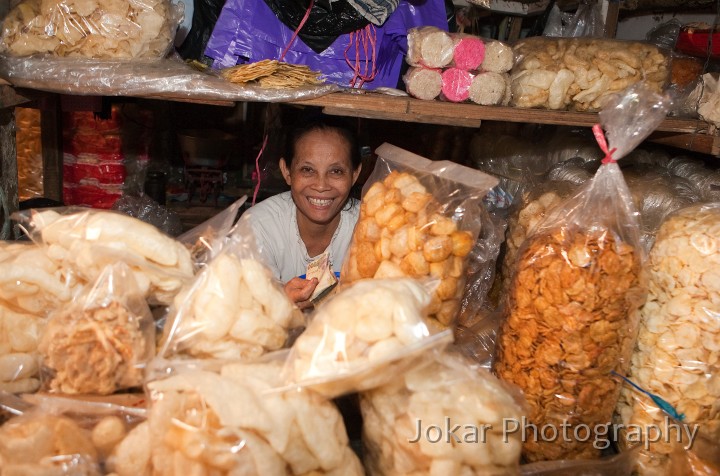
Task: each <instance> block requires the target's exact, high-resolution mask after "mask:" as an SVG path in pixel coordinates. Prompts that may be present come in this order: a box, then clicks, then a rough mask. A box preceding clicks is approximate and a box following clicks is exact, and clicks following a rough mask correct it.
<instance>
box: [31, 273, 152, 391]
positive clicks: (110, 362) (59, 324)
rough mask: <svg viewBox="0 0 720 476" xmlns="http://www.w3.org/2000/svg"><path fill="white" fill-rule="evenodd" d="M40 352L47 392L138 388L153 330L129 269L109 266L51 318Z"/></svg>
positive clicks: (149, 317) (42, 373) (43, 335)
mask: <svg viewBox="0 0 720 476" xmlns="http://www.w3.org/2000/svg"><path fill="white" fill-rule="evenodd" d="M38 351H39V354H40V377H41V384H42V388H43V389H44V390H47V391H49V392H52V393H65V394H70V395H109V394H111V393H114V392H116V391H118V390H122V389H130V388H135V387H140V386H141V385H142V383H143V377H144V370H145V364H146V363H147V362H148V361H149V360H150V359H151V358H152V357H153V355H154V354H155V325H154V322H153V317H152V314H151V313H150V308H149V307H148V305H147V303H146V302H145V299H143V296H142V294H141V293H140V291H139V290H138V287H137V284H136V282H135V277H134V275H133V274H132V272H131V270H130V269H129V268H128V267H127V265H125V263H122V262H120V263H116V264H115V265H112V266H107V267H106V268H105V270H104V271H103V273H102V274H101V275H100V276H99V277H98V279H97V281H96V282H95V283H93V284H92V285H91V286H88V287H87V288H86V289H85V290H84V292H83V293H81V294H80V295H79V296H77V297H76V299H75V300H74V301H73V302H72V303H70V304H69V305H67V306H64V307H62V308H60V309H57V310H56V311H55V312H54V313H53V314H52V315H50V316H49V317H48V321H47V324H46V326H45V329H44V330H43V332H42V335H41V336H40V342H39V344H38Z"/></svg>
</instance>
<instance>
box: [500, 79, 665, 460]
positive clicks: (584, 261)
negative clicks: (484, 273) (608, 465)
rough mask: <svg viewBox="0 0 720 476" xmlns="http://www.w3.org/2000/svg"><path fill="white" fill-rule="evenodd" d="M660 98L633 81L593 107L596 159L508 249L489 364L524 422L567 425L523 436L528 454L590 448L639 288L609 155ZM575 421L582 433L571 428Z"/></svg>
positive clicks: (623, 195) (605, 415)
mask: <svg viewBox="0 0 720 476" xmlns="http://www.w3.org/2000/svg"><path fill="white" fill-rule="evenodd" d="M668 103H669V101H668V100H667V99H666V98H663V97H661V96H658V95H657V94H654V93H652V92H650V91H647V90H644V89H641V88H636V89H634V90H632V91H630V92H628V93H627V94H626V95H624V96H617V97H616V98H614V99H613V101H612V102H610V103H609V105H608V107H607V108H606V109H603V110H602V111H601V112H600V120H601V122H602V124H603V127H604V128H605V129H606V131H607V135H608V141H609V145H610V147H608V146H607V144H605V139H604V136H603V135H602V129H600V126H599V125H598V126H596V128H595V129H594V130H595V132H596V135H597V138H598V142H599V143H600V145H601V148H602V149H603V151H604V152H605V153H606V158H605V159H604V160H603V162H604V163H603V165H602V166H601V167H600V168H599V169H598V171H597V173H596V174H595V176H594V177H593V179H592V180H591V181H589V182H588V183H587V184H586V185H585V186H584V187H582V188H581V189H580V190H579V191H578V192H577V193H575V195H573V196H571V197H570V198H568V199H567V200H566V201H565V202H563V204H561V205H559V206H557V207H555V208H554V209H552V210H551V211H550V213H549V214H548V215H547V216H546V217H545V219H544V220H543V221H542V222H540V223H539V224H537V225H536V226H535V228H534V231H533V233H532V234H531V235H530V236H529V237H528V238H527V239H526V240H525V242H524V244H523V245H522V247H521V249H520V250H519V252H518V260H517V263H516V267H515V272H514V275H513V278H512V282H511V289H510V292H509V295H508V299H507V303H506V316H507V319H506V321H505V323H504V324H503V328H502V332H501V336H500V339H499V343H498V345H499V352H498V356H497V359H496V361H495V365H494V370H495V372H496V373H497V374H498V376H500V378H502V379H504V380H507V381H509V382H512V383H515V384H517V385H518V386H519V387H520V388H521V389H522V390H523V391H524V393H525V397H526V399H527V401H528V403H529V404H530V408H531V411H530V416H529V418H528V421H529V422H530V423H532V424H534V425H537V427H539V428H540V427H543V426H546V425H547V426H550V427H554V428H555V429H556V430H557V431H561V429H562V428H565V429H566V430H567V432H566V431H565V429H563V430H562V431H563V435H567V437H565V436H563V437H562V438H557V439H555V440H553V439H545V438H530V439H528V440H527V441H526V442H525V445H524V455H525V457H526V458H527V460H528V461H530V462H532V461H538V460H557V459H592V458H596V457H598V456H599V454H600V449H599V448H598V447H597V445H596V444H595V443H596V440H597V438H598V436H599V434H600V432H601V431H602V430H604V429H606V428H607V425H608V424H609V423H610V421H611V419H612V415H613V411H614V409H615V404H616V402H617V398H618V395H619V392H620V384H619V381H618V380H616V379H615V378H614V377H613V376H612V374H611V372H612V371H615V372H617V373H619V374H621V375H624V374H625V372H626V370H627V368H628V367H629V365H630V354H631V352H632V347H633V345H634V339H635V336H636V332H637V319H638V317H639V315H638V312H637V311H638V308H639V307H640V306H641V305H642V303H643V301H644V298H645V293H646V288H645V283H644V281H643V275H642V273H641V269H642V262H643V258H644V253H643V249H642V246H641V245H640V225H639V221H638V220H639V217H638V213H637V211H635V209H634V206H633V202H632V197H631V195H630V192H629V190H628V188H627V185H626V184H625V181H624V180H623V177H622V173H621V171H620V168H619V167H618V165H617V163H616V162H615V160H617V159H619V158H622V157H624V156H625V155H627V154H628V153H629V152H630V151H631V150H632V149H633V148H635V147H636V146H637V145H638V144H639V143H640V142H641V141H642V140H643V139H644V138H645V137H646V136H647V135H648V134H650V132H652V130H653V129H654V128H655V127H656V126H657V124H659V123H660V122H661V121H662V120H663V119H664V117H665V114H666V111H667V108H668V106H669V104H668ZM563 425H568V426H567V427H563ZM581 425H582V428H587V438H584V437H581V436H578V437H575V436H574V435H575V434H578V435H580V434H581V433H573V432H574V431H575V430H576V429H577V428H580V427H581ZM583 434H585V433H583Z"/></svg>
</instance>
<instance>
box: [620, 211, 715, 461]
mask: <svg viewBox="0 0 720 476" xmlns="http://www.w3.org/2000/svg"><path fill="white" fill-rule="evenodd" d="M647 269H648V273H649V295H648V298H647V301H646V303H645V305H644V306H643V307H642V308H641V311H640V316H641V317H640V328H639V333H638V340H637V345H636V347H635V352H634V354H633V357H632V365H631V368H630V374H629V378H630V379H631V380H633V382H634V383H636V384H637V385H639V386H640V387H641V388H643V389H644V390H647V391H648V392H650V393H652V394H655V395H658V396H660V397H661V398H663V399H664V400H666V401H667V402H668V403H670V404H671V405H672V406H673V407H674V408H675V409H676V410H677V411H678V412H679V413H682V414H684V415H685V418H684V420H683V422H682V424H688V425H691V426H692V425H695V424H697V425H699V428H698V430H699V433H700V435H701V436H704V437H705V438H706V439H708V440H709V441H715V442H717V441H718V439H720V409H718V401H720V363H719V362H718V352H720V304H719V303H720V206H718V204H707V205H694V206H691V207H688V208H684V209H682V210H680V211H679V212H677V213H675V214H673V215H671V216H670V217H669V218H667V220H666V221H665V222H664V223H663V225H662V226H661V227H660V231H659V232H658V236H657V241H656V242H655V245H654V247H653V249H652V251H651V252H650V259H649V262H648V266H647ZM617 413H618V415H619V417H620V419H621V421H622V423H624V424H625V425H630V424H632V425H639V426H641V427H643V428H644V427H645V426H646V425H663V424H664V421H665V418H667V416H666V414H665V413H664V412H663V411H662V410H661V409H660V408H659V407H658V406H657V405H656V404H655V403H653V402H652V400H650V398H649V397H648V396H646V395H645V394H641V393H639V392H637V391H634V390H633V389H632V388H631V387H629V386H626V387H624V388H623V391H622V394H621V400H620V402H619V403H618V407H617ZM642 435H643V436H644V435H648V433H647V432H646V431H645V430H643V432H642ZM621 437H622V438H621V443H623V444H624V445H625V446H628V445H630V446H632V445H633V442H629V441H628V440H627V438H626V435H625V434H624V433H621ZM678 437H679V438H681V440H679V441H678V443H681V444H682V445H683V446H687V445H688V444H689V443H690V441H688V437H687V435H686V434H684V432H682V431H680V432H679V433H678ZM675 439H676V438H675V435H674V433H673V435H672V438H670V439H668V438H662V439H661V441H657V442H654V441H651V442H644V443H647V444H649V449H646V448H648V447H643V448H641V450H640V452H639V454H638V470H639V472H640V474H649V475H664V474H668V473H667V472H666V471H667V467H668V463H669V458H670V455H671V453H672V452H673V442H674V440H675ZM670 440H672V441H670Z"/></svg>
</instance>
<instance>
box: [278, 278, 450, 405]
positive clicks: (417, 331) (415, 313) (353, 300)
mask: <svg viewBox="0 0 720 476" xmlns="http://www.w3.org/2000/svg"><path fill="white" fill-rule="evenodd" d="M431 286H432V283H427V284H426V285H425V286H423V285H422V284H420V283H419V282H418V281H415V280H412V279H409V278H394V279H393V278H388V279H374V280H361V281H358V282H356V283H353V284H352V285H350V286H347V287H343V288H342V289H341V290H340V291H339V292H338V293H337V294H335V295H334V296H332V297H331V298H329V299H328V300H327V301H325V302H323V303H322V304H321V305H320V306H319V308H318V309H317V311H315V312H314V313H313V315H312V316H311V320H310V323H309V324H308V327H307V329H306V330H305V332H304V333H303V334H301V335H300V337H298V339H297V340H296V341H295V343H294V344H293V347H292V349H291V350H290V355H289V356H288V359H287V362H286V364H285V368H284V370H283V374H284V376H285V378H286V380H287V381H288V383H289V384H293V385H300V386H302V387H308V388H311V389H313V390H315V391H317V392H319V393H321V394H323V395H325V396H327V397H330V398H334V397H337V396H340V395H343V394H346V393H352V392H357V391H361V390H367V389H370V388H374V387H377V386H379V385H382V384H385V383H387V382H389V381H391V380H392V379H393V378H395V377H396V376H397V375H398V374H400V373H402V372H403V371H405V370H406V369H407V368H409V367H412V366H413V365H414V363H415V361H416V360H417V359H418V358H419V357H420V356H421V355H423V354H424V353H426V352H427V351H428V350H430V349H433V348H442V347H444V346H445V345H447V344H448V343H450V342H452V332H451V331H450V330H444V331H441V332H439V333H432V329H430V328H428V325H427V324H426V322H425V320H424V318H425V315H424V314H423V309H424V308H425V307H426V306H427V304H428V303H429V301H430V294H429V292H428V289H427V288H428V287H431Z"/></svg>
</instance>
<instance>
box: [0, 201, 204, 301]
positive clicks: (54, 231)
mask: <svg viewBox="0 0 720 476" xmlns="http://www.w3.org/2000/svg"><path fill="white" fill-rule="evenodd" d="M13 217H14V218H15V220H16V221H18V222H19V223H20V225H21V226H22V227H23V228H24V229H25V231H26V233H27V234H28V236H30V238H31V239H32V240H33V241H34V242H36V243H39V244H43V245H45V246H46V247H47V254H48V257H50V259H51V260H52V261H53V262H55V263H56V264H57V265H58V266H59V267H62V268H66V269H68V270H71V272H72V273H73V275H74V276H76V277H77V278H78V279H79V280H82V281H84V282H86V283H92V282H94V281H95V280H96V279H97V278H98V276H100V274H101V273H102V272H103V270H104V268H105V266H107V265H111V264H113V263H116V262H118V261H122V262H125V263H126V264H127V265H128V266H130V268H131V269H132V271H133V273H134V274H135V278H136V280H137V284H138V286H139V288H140V291H141V292H142V293H143V294H144V295H145V296H146V297H147V299H148V301H149V302H150V303H151V304H163V305H165V304H169V303H170V302H171V301H172V298H173V297H174V296H175V294H177V292H178V291H179V290H180V288H181V286H182V285H183V283H184V282H185V281H187V280H189V279H190V278H191V277H192V275H193V263H192V260H191V257H190V252H189V251H188V249H187V248H186V247H185V246H184V245H183V244H182V243H180V242H178V241H176V240H175V239H173V238H171V237H170V236H168V235H166V234H164V233H163V232H161V231H160V230H158V229H157V228H156V227H154V226H153V225H150V224H148V223H145V222H143V221H141V220H139V219H137V218H133V217H130V216H127V215H124V214H122V213H119V212H114V211H106V210H88V209H78V208H67V209H42V210H29V211H27V212H20V213H17V214H15V215H13Z"/></svg>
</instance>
